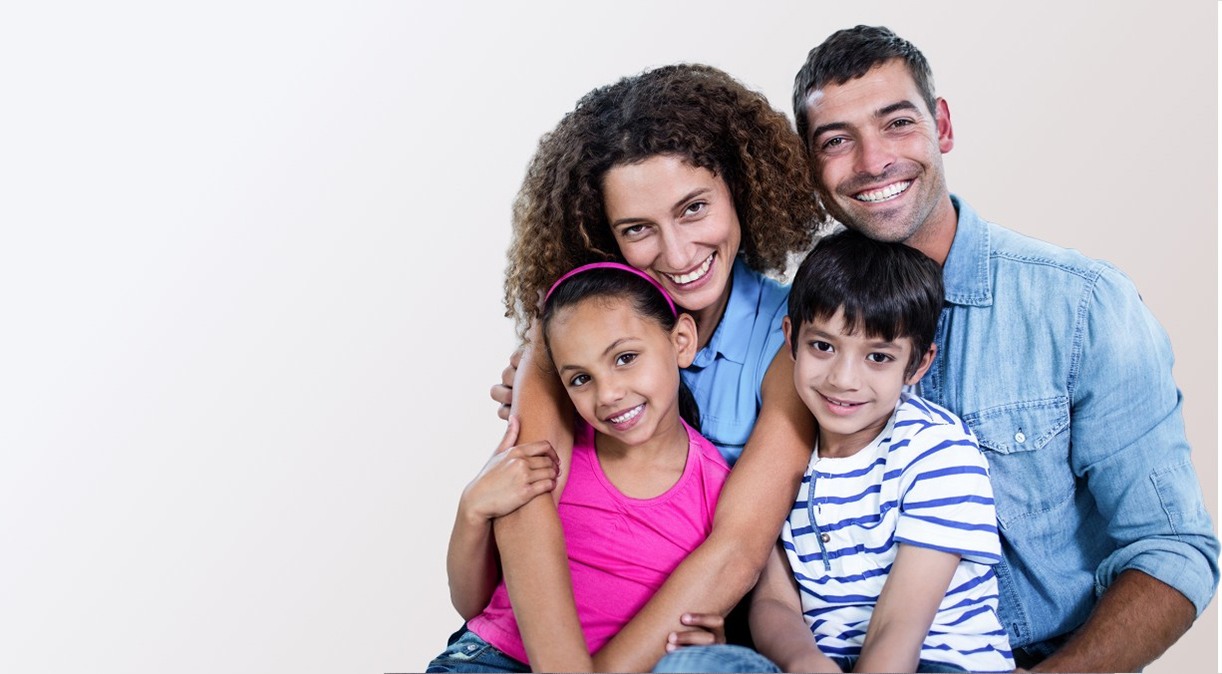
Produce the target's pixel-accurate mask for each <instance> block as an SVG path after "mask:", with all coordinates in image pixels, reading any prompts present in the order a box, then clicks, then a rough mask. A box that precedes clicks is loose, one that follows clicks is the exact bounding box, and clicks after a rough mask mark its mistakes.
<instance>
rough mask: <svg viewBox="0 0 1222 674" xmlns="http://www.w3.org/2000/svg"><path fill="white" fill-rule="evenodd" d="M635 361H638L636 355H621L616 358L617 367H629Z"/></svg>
mask: <svg viewBox="0 0 1222 674" xmlns="http://www.w3.org/2000/svg"><path fill="white" fill-rule="evenodd" d="M634 360H636V354H635V353H621V354H620V355H619V356H617V357H616V358H615V364H616V365H627V364H629V363H631V362H632V361H634Z"/></svg>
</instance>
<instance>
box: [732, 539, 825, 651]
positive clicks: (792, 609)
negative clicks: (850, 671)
mask: <svg viewBox="0 0 1222 674" xmlns="http://www.w3.org/2000/svg"><path fill="white" fill-rule="evenodd" d="M750 622H751V635H752V640H753V641H754V642H755V647H756V649H757V650H759V652H760V653H761V654H763V655H764V657H766V658H768V659H769V660H772V661H773V662H775V663H776V664H777V666H778V667H780V668H781V671H783V672H839V671H840V667H839V666H837V665H836V663H835V662H834V661H832V659H831V658H829V657H827V656H826V655H824V654H823V652H822V651H820V650H819V647H818V646H817V645H816V644H815V637H814V635H813V634H811V631H810V628H809V627H808V626H807V625H806V618H804V617H802V602H801V599H800V598H799V596H798V583H797V580H796V579H795V578H794V576H793V570H792V569H791V568H790V566H789V562H788V559H787V557H786V556H785V551H784V550H783V549H782V548H781V545H780V544H779V543H778V544H777V545H776V546H774V547H773V548H772V552H771V553H770V554H769V555H768V562H767V563H766V564H765V565H764V571H763V573H762V574H760V580H759V583H757V584H756V586H755V591H754V592H753V593H752V594H751V613H750Z"/></svg>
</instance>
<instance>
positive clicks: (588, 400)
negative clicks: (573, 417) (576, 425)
mask: <svg viewBox="0 0 1222 674" xmlns="http://www.w3.org/2000/svg"><path fill="white" fill-rule="evenodd" d="M547 335H548V342H549V344H550V346H551V353H552V360H553V362H554V363H555V365H556V371H557V372H558V373H559V374H560V380H561V382H562V383H563V384H564V388H565V390H567V391H568V394H569V397H570V398H572V400H573V405H574V406H575V407H576V408H577V413H578V414H580V415H581V417H582V418H583V419H585V420H586V422H587V423H589V424H590V425H591V426H593V427H594V429H595V430H596V431H598V432H599V433H601V434H603V435H604V436H607V437H608V438H610V439H611V440H612V441H614V442H617V443H619V444H620V445H621V446H638V445H642V444H645V443H647V442H649V441H650V440H652V439H654V438H655V437H658V436H661V435H664V434H665V433H666V432H673V431H674V429H676V428H681V426H680V424H679V403H678V392H679V368H681V367H687V366H688V365H690V364H691V362H692V357H693V356H694V355H695V344H696V336H695V324H694V323H693V322H692V319H691V317H690V316H687V315H686V314H683V315H680V316H679V319H678V322H677V323H676V325H675V328H674V329H673V330H669V331H668V330H666V329H665V328H663V327H662V326H661V325H659V324H658V323H657V321H655V320H653V319H650V318H644V317H642V316H641V315H640V314H638V313H637V312H636V310H635V309H634V308H633V306H632V303H631V302H630V301H629V300H626V299H616V298H606V297H596V298H591V299H588V300H584V301H582V302H579V303H577V304H575V305H572V306H570V307H566V308H564V309H561V310H560V311H559V312H557V313H556V315H555V316H553V317H552V319H551V321H550V322H549V323H548V328H547Z"/></svg>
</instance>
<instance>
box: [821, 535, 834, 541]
mask: <svg viewBox="0 0 1222 674" xmlns="http://www.w3.org/2000/svg"><path fill="white" fill-rule="evenodd" d="M819 538H822V539H823V542H824V543H827V542H828V541H830V540H832V536H831V534H823V535H822V536H820V537H819Z"/></svg>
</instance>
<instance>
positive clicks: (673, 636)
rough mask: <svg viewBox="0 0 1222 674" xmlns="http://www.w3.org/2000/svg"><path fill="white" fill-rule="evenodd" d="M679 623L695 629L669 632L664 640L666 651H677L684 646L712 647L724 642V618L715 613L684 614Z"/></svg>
mask: <svg viewBox="0 0 1222 674" xmlns="http://www.w3.org/2000/svg"><path fill="white" fill-rule="evenodd" d="M679 622H681V623H683V624H684V625H687V626H688V627H694V628H696V629H692V630H683V631H682V632H671V633H670V636H668V637H667V638H666V651H667V652H668V653H669V652H671V651H675V650H678V649H680V648H683V647H684V646H712V645H713V644H724V643H725V642H726V621H725V618H723V617H721V616H719V615H717V614H716V613H684V614H683V615H682V616H680V617H679Z"/></svg>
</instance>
